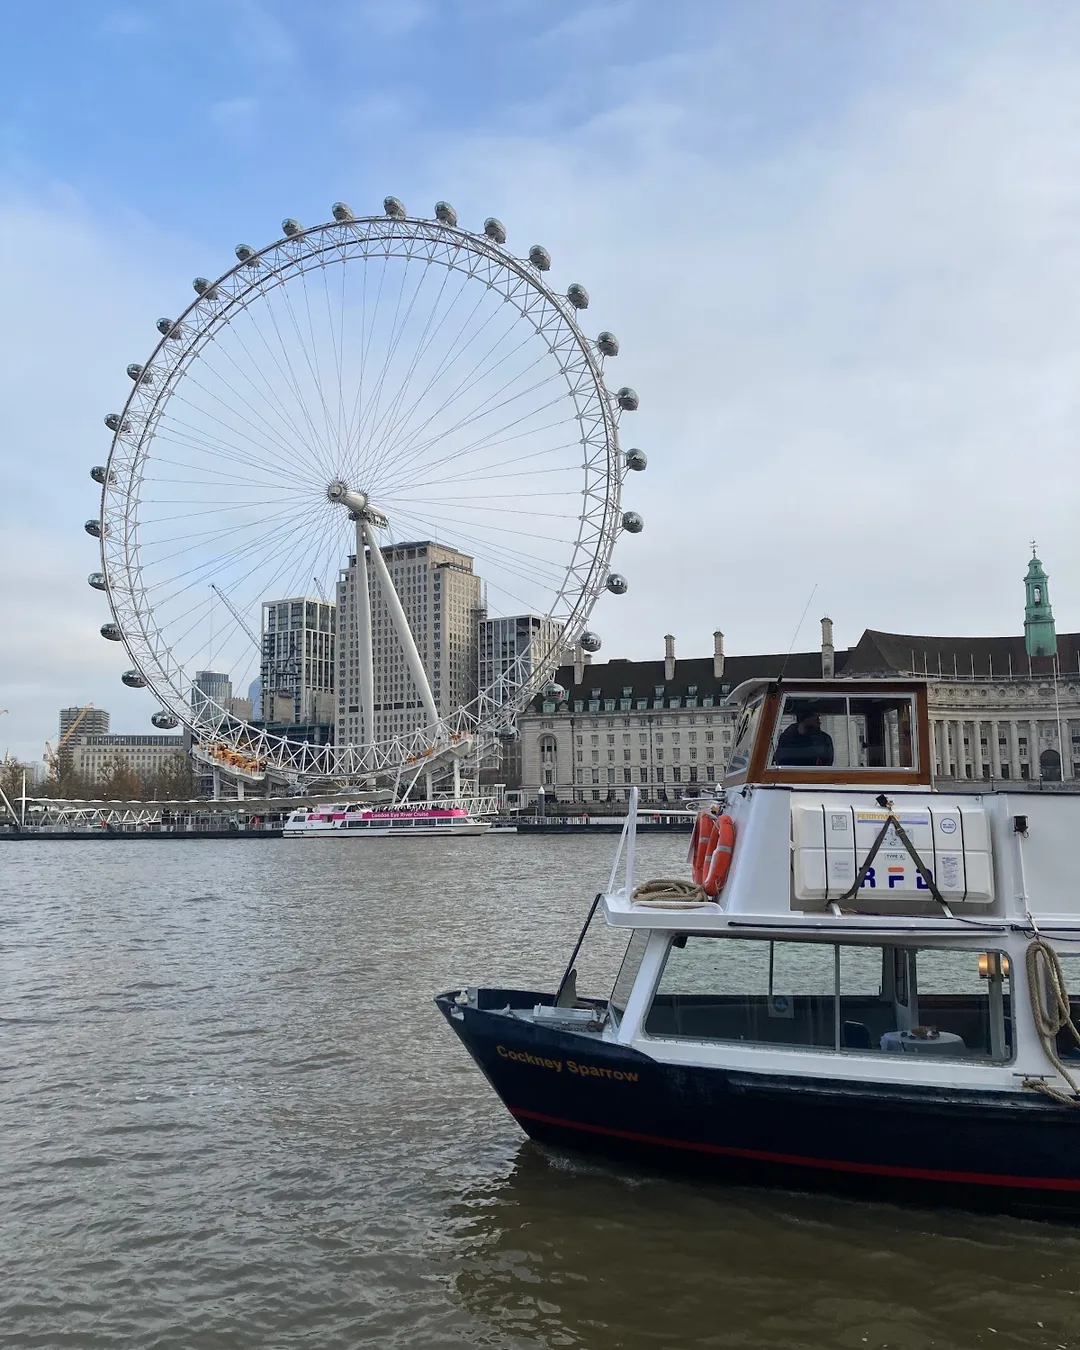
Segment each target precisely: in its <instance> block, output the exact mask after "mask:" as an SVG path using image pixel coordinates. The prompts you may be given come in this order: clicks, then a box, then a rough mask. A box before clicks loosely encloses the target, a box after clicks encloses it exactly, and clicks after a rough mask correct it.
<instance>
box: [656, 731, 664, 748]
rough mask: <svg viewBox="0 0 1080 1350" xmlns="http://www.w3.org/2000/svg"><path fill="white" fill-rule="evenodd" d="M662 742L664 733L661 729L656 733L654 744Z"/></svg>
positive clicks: (661, 743)
mask: <svg viewBox="0 0 1080 1350" xmlns="http://www.w3.org/2000/svg"><path fill="white" fill-rule="evenodd" d="M663 743H664V733H663V732H662V731H658V732H657V733H656V744H657V745H663Z"/></svg>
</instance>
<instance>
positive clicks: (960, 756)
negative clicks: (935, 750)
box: [952, 719, 967, 778]
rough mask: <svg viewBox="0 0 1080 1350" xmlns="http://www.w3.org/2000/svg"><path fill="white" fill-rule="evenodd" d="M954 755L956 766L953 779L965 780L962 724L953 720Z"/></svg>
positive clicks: (965, 764) (965, 758)
mask: <svg viewBox="0 0 1080 1350" xmlns="http://www.w3.org/2000/svg"><path fill="white" fill-rule="evenodd" d="M952 733H953V743H954V755H955V758H956V765H955V769H954V773H953V776H954V777H955V778H965V777H966V776H967V772H966V770H967V756H966V755H965V753H964V724H963V722H961V721H956V720H955V719H954V721H953V723H952Z"/></svg>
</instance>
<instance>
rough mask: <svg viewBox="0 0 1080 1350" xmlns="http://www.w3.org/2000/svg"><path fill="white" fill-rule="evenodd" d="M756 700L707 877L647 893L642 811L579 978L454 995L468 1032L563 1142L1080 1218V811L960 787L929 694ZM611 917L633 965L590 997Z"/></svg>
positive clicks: (849, 684) (1044, 798) (763, 686)
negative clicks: (947, 771) (947, 763)
mask: <svg viewBox="0 0 1080 1350" xmlns="http://www.w3.org/2000/svg"><path fill="white" fill-rule="evenodd" d="M731 699H732V701H735V702H737V704H738V706H739V709H740V715H739V720H738V724H737V728H736V733H735V745H734V746H733V750H732V754H731V758H730V761H729V766H728V771H727V776H726V777H725V779H724V780H723V783H722V785H721V786H720V788H719V789H718V791H717V797H716V801H715V802H714V803H713V805H712V806H711V807H710V808H709V809H708V810H705V811H703V812H702V814H701V816H700V817H699V820H698V823H697V826H696V827H695V831H694V835H693V837H692V843H691V859H690V864H689V866H688V869H687V873H686V875H685V876H683V877H676V878H661V879H659V880H652V881H648V880H646V881H643V882H642V881H639V879H638V878H637V877H636V876H635V850H634V839H635V829H634V826H635V822H634V815H635V811H636V802H633V801H632V802H631V809H630V815H629V817H628V819H627V824H626V830H625V832H624V835H623V838H622V840H621V841H620V846H619V853H618V854H617V855H616V860H615V865H614V867H613V868H612V872H611V879H610V881H609V884H608V886H607V889H606V890H605V891H603V892H602V893H601V894H600V895H598V896H597V897H596V899H595V900H594V902H593V907H592V909H591V910H590V913H589V920H587V921H586V924H585V928H584V929H583V930H582V934H581V937H580V938H579V940H578V943H577V946H576V947H575V949H574V953H573V955H572V956H571V959H570V962H569V964H568V965H567V968H566V973H565V975H564V976H563V979H562V981H561V982H560V985H559V987H558V988H557V989H556V990H555V991H549V992H538V991H534V990H526V989H495V988H467V989H460V990H453V991H451V992H449V993H446V994H443V995H441V996H440V997H439V998H438V999H437V1000H436V1002H437V1004H438V1006H439V1008H440V1009H441V1011H442V1012H443V1014H444V1015H445V1016H446V1018H447V1020H448V1022H449V1024H450V1026H451V1027H452V1028H453V1030H454V1031H455V1032H456V1033H457V1035H458V1036H459V1037H460V1038H461V1040H462V1041H463V1042H464V1044H465V1046H466V1047H467V1049H468V1050H469V1052H470V1053H471V1054H472V1056H473V1058H474V1059H475V1060H476V1062H477V1064H478V1065H479V1067H480V1068H481V1069H482V1071H483V1073H484V1075H485V1076H486V1077H487V1079H488V1081H489V1082H490V1084H491V1086H492V1087H493V1088H494V1089H495V1091H496V1092H497V1093H498V1095H499V1096H500V1098H501V1099H502V1101H503V1103H504V1104H505V1106H506V1107H507V1109H508V1110H509V1111H510V1113H511V1114H512V1115H513V1116H514V1118H515V1119H516V1120H517V1121H518V1123H519V1124H520V1125H521V1127H522V1128H523V1129H524V1130H525V1131H526V1132H527V1133H528V1134H529V1135H531V1136H533V1137H534V1138H536V1139H538V1140H543V1141H545V1142H547V1143H550V1144H555V1145H559V1146H568V1147H573V1148H580V1149H588V1150H594V1151H602V1152H604V1153H606V1154H609V1155H612V1156H617V1157H620V1158H633V1159H637V1160H648V1161H651V1162H660V1163H665V1164H669V1165H670V1164H678V1165H680V1166H682V1167H686V1168H689V1169H691V1170H692V1171H693V1172H694V1173H695V1174H696V1175H703V1174H704V1173H706V1172H712V1173H717V1174H720V1175H723V1176H725V1177H727V1178H730V1179H734V1180H735V1181H737V1182H739V1183H772V1184H780V1185H784V1186H789V1187H796V1188H802V1189H805V1188H808V1187H821V1188H830V1189H844V1190H848V1191H855V1192H856V1193H858V1194H860V1195H867V1194H871V1193H874V1194H878V1195H884V1196H893V1197H896V1198H900V1199H904V1200H914V1199H918V1200H920V1201H927V1200H929V1201H930V1202H932V1203H937V1204H950V1205H952V1204H957V1205H964V1206H969V1207H970V1206H974V1207H981V1208H991V1209H1000V1210H1020V1211H1025V1212H1048V1211H1065V1212H1071V1213H1072V1215H1073V1216H1074V1217H1075V1216H1077V1215H1080V1147H1077V1145H1078V1144H1080V1088H1078V1085H1080V1031H1078V1029H1077V1020H1078V1016H1080V888H1078V887H1077V883H1076V873H1077V866H1076V860H1077V856H1078V855H1077V840H1078V838H1080V800H1078V798H1077V796H1076V795H1068V794H1066V793H1064V792H1060V793H1059V792H1057V791H1055V792H1053V793H1049V792H1047V793H1034V792H1032V793H1028V792H1023V791H1018V792H1010V791H996V790H995V791H987V792H968V793H965V792H960V793H948V792H940V793H939V792H937V791H935V790H934V787H933V783H932V769H933V764H932V760H931V744H930V735H929V725H928V720H927V696H926V686H925V683H924V682H921V681H914V680H904V681H895V680H890V681H885V680H864V681H857V680H836V681H798V682H796V681H783V682H780V681H772V682H770V681H751V682H748V683H746V684H744V685H742V686H740V687H739V688H738V689H736V690H735V691H734V692H733V694H732V695H731ZM973 786H974V785H973ZM597 913H599V914H600V915H602V917H603V919H604V921H605V922H606V923H607V924H608V925H610V926H611V927H612V928H614V929H617V930H623V931H624V932H625V936H626V939H627V940H626V943H625V946H624V951H625V955H624V956H623V959H622V965H621V969H619V971H618V973H617V976H616V977H615V978H614V981H613V985H612V986H611V988H610V992H607V993H606V996H604V997H583V996H579V994H578V991H577V988H576V984H577V979H576V974H577V966H576V962H577V960H578V958H579V953H580V951H581V949H582V943H583V941H584V940H586V936H587V932H588V929H589V921H591V920H592V918H593V917H594V915H595V914H597ZM596 992H597V993H599V992H601V991H596Z"/></svg>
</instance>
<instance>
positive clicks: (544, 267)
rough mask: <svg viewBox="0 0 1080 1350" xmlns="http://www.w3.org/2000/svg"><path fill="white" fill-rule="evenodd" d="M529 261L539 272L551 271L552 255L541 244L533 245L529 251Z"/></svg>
mask: <svg viewBox="0 0 1080 1350" xmlns="http://www.w3.org/2000/svg"><path fill="white" fill-rule="evenodd" d="M529 261H530V262H531V263H532V265H533V266H534V267H535V268H536V270H537V271H538V272H550V271H551V254H550V253H549V252H548V251H547V249H546V248H543V247H541V245H540V244H533V246H532V248H531V249H529Z"/></svg>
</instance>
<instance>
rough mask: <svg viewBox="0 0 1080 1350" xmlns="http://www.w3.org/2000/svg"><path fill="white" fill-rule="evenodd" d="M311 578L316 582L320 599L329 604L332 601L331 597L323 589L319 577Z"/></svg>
mask: <svg viewBox="0 0 1080 1350" xmlns="http://www.w3.org/2000/svg"><path fill="white" fill-rule="evenodd" d="M311 579H312V581H313V582H314V583H315V589H316V590H317V591H318V592H319V599H320V600H321V601H322V602H323V604H324V605H328V604H329V603H330V597H329V596H328V595H327V594H326V592H325V591H324V590H323V584H322V582H321V581H320V580H319V578H318V577H312V578H311Z"/></svg>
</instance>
